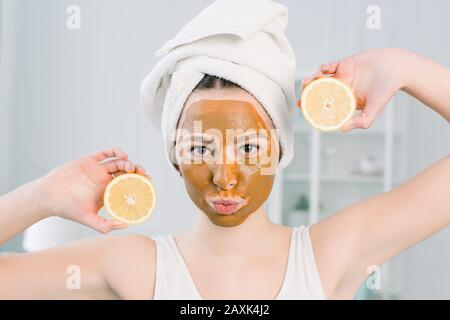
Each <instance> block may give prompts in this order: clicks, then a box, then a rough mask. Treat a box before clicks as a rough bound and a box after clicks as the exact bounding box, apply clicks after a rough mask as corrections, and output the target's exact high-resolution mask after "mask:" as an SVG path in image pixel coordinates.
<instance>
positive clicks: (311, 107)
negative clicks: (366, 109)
mask: <svg viewBox="0 0 450 320" xmlns="http://www.w3.org/2000/svg"><path fill="white" fill-rule="evenodd" d="M301 109H302V112H303V116H304V117H305V119H306V120H307V121H308V122H309V123H310V124H311V125H312V126H313V127H314V128H317V129H319V130H321V131H333V130H338V129H340V128H341V127H342V125H343V124H344V123H346V122H347V121H348V120H350V119H351V118H352V116H353V114H354V113H355V111H356V100H355V96H354V95H353V92H352V90H351V89H350V87H349V86H347V85H346V84H345V83H343V82H342V81H340V80H338V79H336V78H333V77H324V78H320V79H317V80H314V81H312V82H311V83H309V84H308V85H307V86H306V87H305V88H304V89H303V92H302V96H301Z"/></svg>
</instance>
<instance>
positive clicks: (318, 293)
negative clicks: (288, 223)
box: [277, 226, 325, 300]
mask: <svg viewBox="0 0 450 320" xmlns="http://www.w3.org/2000/svg"><path fill="white" fill-rule="evenodd" d="M309 228H310V227H309V226H308V227H306V226H299V227H295V228H293V230H292V232H293V233H294V234H293V236H292V239H291V241H293V243H292V245H291V246H290V252H289V264H288V268H287V270H286V275H285V279H284V286H283V288H282V290H281V291H280V293H279V294H278V296H277V299H283V300H294V299H295V300H298V299H325V294H324V292H323V288H322V282H321V280H320V275H319V271H318V269H317V266H316V262H315V259H314V253H313V249H312V245H311V239H310V237H309Z"/></svg>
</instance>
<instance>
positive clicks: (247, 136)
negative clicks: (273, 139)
mask: <svg viewBox="0 0 450 320" xmlns="http://www.w3.org/2000/svg"><path fill="white" fill-rule="evenodd" d="M261 139H265V140H269V139H268V137H267V135H266V134H263V133H257V132H247V133H241V134H238V135H236V136H235V141H236V142H240V141H249V140H261Z"/></svg>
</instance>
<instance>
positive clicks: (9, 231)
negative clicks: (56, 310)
mask: <svg viewBox="0 0 450 320" xmlns="http://www.w3.org/2000/svg"><path fill="white" fill-rule="evenodd" d="M110 158H111V159H110ZM127 158H128V157H127V155H126V154H125V153H124V152H123V151H122V150H120V149H117V148H115V149H110V150H104V151H100V152H96V153H93V154H91V155H87V156H84V157H81V158H79V159H77V160H74V161H71V162H69V163H67V164H64V165H62V166H60V167H58V168H56V169H54V170H52V171H51V172H50V173H49V174H47V175H46V176H44V177H42V178H40V179H38V180H35V181H32V182H29V183H26V184H25V185H23V186H21V187H19V188H17V189H16V190H14V191H12V192H11V193H8V194H6V195H4V196H2V197H0V244H2V243H4V242H5V241H7V240H8V239H10V238H11V237H13V236H14V235H16V234H18V233H20V232H22V231H24V230H25V229H26V228H27V227H29V226H31V225H33V224H34V223H36V222H37V221H39V220H42V219H45V218H47V217H50V216H59V217H62V218H65V219H69V220H73V221H76V222H79V223H81V224H84V225H87V226H89V227H91V228H93V229H95V230H97V231H99V232H101V233H107V232H109V231H111V230H113V229H120V228H124V227H126V224H123V223H121V222H118V221H114V220H106V219H104V218H102V217H100V216H99V215H98V211H99V210H100V208H101V207H102V206H103V203H102V201H103V200H102V199H103V197H102V195H103V192H104V189H105V187H106V185H107V183H108V182H109V181H111V179H112V175H111V173H114V172H115V173H117V174H120V173H121V172H137V173H140V174H145V171H144V169H143V168H142V167H140V166H135V165H134V164H133V163H132V162H131V161H129V160H128V159H127ZM105 160H106V161H105ZM154 250H155V248H154V243H153V241H152V240H150V239H149V238H146V237H142V236H121V237H97V238H93V239H87V240H81V241H77V242H73V243H71V244H68V245H64V246H60V247H57V248H51V249H47V250H42V251H37V252H32V253H19V254H15V253H10V254H4V255H1V256H0V283H1V286H0V299H11V298H19V299H21V298H24V299H37V298H42V299H47V298H55V299H57V298H61V299H65V298H94V299H95V298H114V297H118V296H119V295H123V294H126V295H127V296H131V297H132V296H133V292H127V290H129V289H128V288H130V287H131V288H132V287H133V286H132V285H130V284H131V283H135V284H139V283H141V280H139V279H134V280H135V281H133V277H136V276H137V275H142V274H144V275H145V274H148V275H149V277H151V276H152V272H151V270H152V269H154V267H152V266H151V265H149V264H152V261H153V259H152V256H153V255H154ZM142 253H144V254H142ZM142 256H145V257H146V260H144V261H148V263H144V264H140V263H138V266H137V267H136V268H135V269H133V270H131V269H130V268H127V263H128V261H129V260H130V259H132V260H136V259H139V258H140V257H142ZM136 261H138V260H136ZM140 265H145V267H146V268H148V269H147V271H146V272H144V270H143V272H137V273H136V270H137V269H138V268H139V266H140ZM131 271H132V272H131ZM125 281H127V282H128V285H127V284H126V283H125ZM152 285H153V282H152V281H151V279H149V281H148V283H147V284H146V285H144V286H143V288H145V289H141V290H140V289H139V288H136V287H134V289H135V291H134V293H135V294H136V293H142V290H146V291H145V292H147V291H151V288H150V287H151V286H152ZM138 286H139V285H138ZM149 286H150V287H149ZM147 296H148V297H150V295H149V294H147Z"/></svg>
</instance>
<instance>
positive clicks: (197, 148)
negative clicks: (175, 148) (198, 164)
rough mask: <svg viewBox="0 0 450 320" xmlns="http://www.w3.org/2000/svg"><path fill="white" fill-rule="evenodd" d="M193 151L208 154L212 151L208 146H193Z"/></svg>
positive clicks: (198, 153)
mask: <svg viewBox="0 0 450 320" xmlns="http://www.w3.org/2000/svg"><path fill="white" fill-rule="evenodd" d="M191 152H194V153H195V154H197V155H202V156H204V155H206V154H208V153H210V150H209V148H208V147H207V146H193V147H192V148H191Z"/></svg>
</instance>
